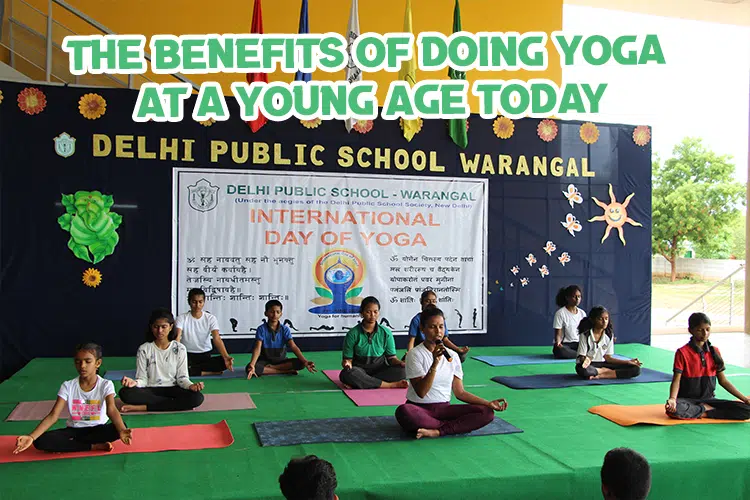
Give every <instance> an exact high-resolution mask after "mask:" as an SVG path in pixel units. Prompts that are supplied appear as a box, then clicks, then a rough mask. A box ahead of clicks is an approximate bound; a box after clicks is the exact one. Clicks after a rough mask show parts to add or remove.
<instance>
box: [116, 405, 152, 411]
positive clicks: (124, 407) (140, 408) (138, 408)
mask: <svg viewBox="0 0 750 500" xmlns="http://www.w3.org/2000/svg"><path fill="white" fill-rule="evenodd" d="M146 410H147V408H146V405H122V408H120V411H121V412H122V413H130V412H136V411H146Z"/></svg>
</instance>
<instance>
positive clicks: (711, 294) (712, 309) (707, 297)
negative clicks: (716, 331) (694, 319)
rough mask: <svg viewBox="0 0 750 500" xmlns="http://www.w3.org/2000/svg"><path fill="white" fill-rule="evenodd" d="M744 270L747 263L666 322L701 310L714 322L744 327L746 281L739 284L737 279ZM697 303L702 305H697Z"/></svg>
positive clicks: (682, 322) (667, 322) (682, 320)
mask: <svg viewBox="0 0 750 500" xmlns="http://www.w3.org/2000/svg"><path fill="white" fill-rule="evenodd" d="M744 271H745V265H744V264H740V265H739V267H737V269H735V270H734V271H732V272H731V273H730V274H729V275H727V276H725V277H724V278H722V279H721V280H719V281H717V282H716V283H714V284H713V285H712V286H711V287H710V288H709V289H708V290H706V291H705V292H703V293H701V294H700V295H698V296H697V297H696V298H695V299H693V300H692V301H690V303H688V304H687V305H686V306H685V307H683V308H682V309H680V310H679V311H678V312H677V313H676V314H673V315H672V316H670V317H669V319H667V320H666V322H665V323H666V324H667V325H669V324H670V323H671V322H672V321H674V320H675V319H676V318H678V317H679V316H680V315H682V314H684V313H685V312H687V311H690V312H695V311H696V310H700V311H701V312H704V313H706V314H708V315H709V317H711V321H712V324H716V325H729V326H731V325H733V324H737V325H738V326H742V327H744V315H745V301H744V295H743V294H744V283H743V284H742V285H737V284H736V283H737V280H736V279H735V275H736V274H737V273H740V272H744ZM697 304H700V305H699V306H698V307H696V305H697ZM680 323H681V324H684V323H685V321H684V318H681V322H680Z"/></svg>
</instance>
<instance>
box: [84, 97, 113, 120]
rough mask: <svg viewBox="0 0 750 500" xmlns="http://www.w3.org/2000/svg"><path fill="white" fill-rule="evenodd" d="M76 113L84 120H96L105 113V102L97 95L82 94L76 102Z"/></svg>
mask: <svg viewBox="0 0 750 500" xmlns="http://www.w3.org/2000/svg"><path fill="white" fill-rule="evenodd" d="M78 111H80V112H81V114H82V115H83V117H84V118H88V119H89V120H96V119H97V118H101V117H102V116H104V113H106V112H107V101H105V100H104V98H103V97H102V96H100V95H99V94H84V95H83V96H81V99H80V100H79V101H78Z"/></svg>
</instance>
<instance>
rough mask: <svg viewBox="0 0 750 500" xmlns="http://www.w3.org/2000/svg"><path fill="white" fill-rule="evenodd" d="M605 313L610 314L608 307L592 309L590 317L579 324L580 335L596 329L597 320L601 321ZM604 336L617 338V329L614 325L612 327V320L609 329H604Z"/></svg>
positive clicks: (608, 324) (608, 323)
mask: <svg viewBox="0 0 750 500" xmlns="http://www.w3.org/2000/svg"><path fill="white" fill-rule="evenodd" d="M604 313H607V314H609V311H607V308H606V307H604V306H594V307H592V308H591V310H590V311H589V315H588V316H587V317H586V318H583V319H582V320H581V322H580V323H579V324H578V333H584V332H588V331H590V330H592V329H593V328H594V323H595V322H596V320H597V319H599V318H600V317H601V316H602V314H604ZM604 334H605V335H607V336H609V337H610V338H612V339H614V338H615V327H614V325H612V320H611V319H610V320H609V321H608V322H607V328H605V329H604Z"/></svg>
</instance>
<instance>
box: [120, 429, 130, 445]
mask: <svg viewBox="0 0 750 500" xmlns="http://www.w3.org/2000/svg"><path fill="white" fill-rule="evenodd" d="M132 440H133V429H123V430H121V431H120V441H122V442H123V443H125V444H127V445H129V444H130V442H131V441H132Z"/></svg>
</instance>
